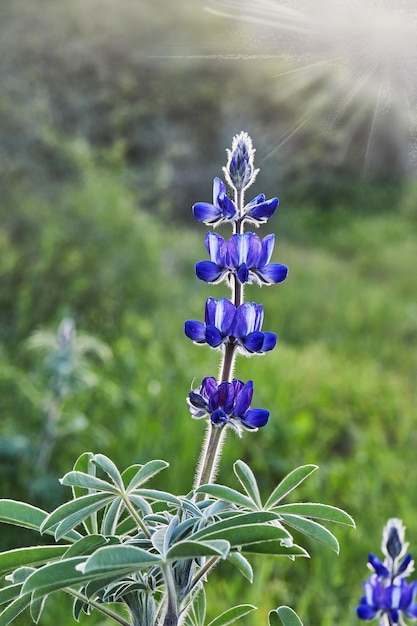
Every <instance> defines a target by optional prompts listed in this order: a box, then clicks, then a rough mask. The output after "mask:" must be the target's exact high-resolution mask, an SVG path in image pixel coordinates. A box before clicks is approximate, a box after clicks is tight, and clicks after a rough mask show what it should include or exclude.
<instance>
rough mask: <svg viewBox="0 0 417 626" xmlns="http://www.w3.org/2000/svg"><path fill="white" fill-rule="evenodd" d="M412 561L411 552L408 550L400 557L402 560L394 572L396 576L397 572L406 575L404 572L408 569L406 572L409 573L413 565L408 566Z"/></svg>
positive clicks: (412, 569)
mask: <svg viewBox="0 0 417 626" xmlns="http://www.w3.org/2000/svg"><path fill="white" fill-rule="evenodd" d="M412 563H413V557H412V555H411V553H410V552H408V553H407V554H406V555H405V557H404V558H403V559H402V561H401V562H400V564H399V566H398V568H397V572H396V574H397V576H398V575H399V574H403V575H405V576H407V573H406V572H407V570H408V573H409V574H411V572H412V571H414V567H409V566H410V564H412Z"/></svg>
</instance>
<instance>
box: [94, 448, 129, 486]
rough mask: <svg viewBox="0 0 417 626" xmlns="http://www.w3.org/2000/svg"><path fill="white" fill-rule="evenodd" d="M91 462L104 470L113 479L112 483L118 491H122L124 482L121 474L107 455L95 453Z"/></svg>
mask: <svg viewBox="0 0 417 626" xmlns="http://www.w3.org/2000/svg"><path fill="white" fill-rule="evenodd" d="M93 463H94V464H95V465H97V467H99V468H100V469H102V470H103V471H104V472H106V474H107V476H109V477H110V479H111V480H112V481H113V483H114V485H115V486H116V487H117V488H118V489H119V491H121V492H124V484H123V480H122V476H121V474H120V472H119V470H118V469H117V467H116V465H115V464H114V463H113V461H112V460H111V459H109V457H108V456H105V455H104V454H95V455H94V458H93Z"/></svg>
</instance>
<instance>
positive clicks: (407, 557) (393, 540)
mask: <svg viewBox="0 0 417 626" xmlns="http://www.w3.org/2000/svg"><path fill="white" fill-rule="evenodd" d="M404 533H405V528H404V526H403V523H402V521H401V520H399V519H397V518H392V519H390V520H388V522H387V524H386V526H385V528H384V533H383V539H382V546H381V547H382V552H383V554H384V556H385V559H384V561H381V559H379V558H378V557H377V556H375V555H374V554H370V555H369V558H368V563H369V567H370V569H371V570H372V572H373V573H372V574H371V576H370V577H369V579H368V580H367V581H366V582H365V583H364V585H363V588H364V592H365V595H364V596H363V597H362V598H361V603H360V605H359V606H358V607H357V609H356V613H357V616H358V617H359V619H363V620H372V619H374V618H378V620H379V622H378V624H379V626H397V625H398V626H402V625H404V624H405V622H404V620H403V617H406V618H408V619H412V620H413V621H414V620H417V603H416V594H417V582H412V583H407V582H406V580H405V578H407V577H408V576H409V575H410V574H411V573H412V572H413V571H414V561H413V559H412V556H411V554H410V553H409V552H407V548H408V544H407V543H405V542H404Z"/></svg>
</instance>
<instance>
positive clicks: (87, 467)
mask: <svg viewBox="0 0 417 626" xmlns="http://www.w3.org/2000/svg"><path fill="white" fill-rule="evenodd" d="M93 459H94V454H93V453H92V452H84V453H83V454H82V455H81V456H79V457H78V459H77V460H76V461H75V463H74V467H73V471H74V472H82V473H83V474H88V475H89V476H95V475H96V469H97V468H96V466H95V465H94V463H93ZM87 493H88V490H86V489H84V488H82V487H76V486H73V487H72V495H73V497H74V499H75V498H79V497H80V496H85V495H87Z"/></svg>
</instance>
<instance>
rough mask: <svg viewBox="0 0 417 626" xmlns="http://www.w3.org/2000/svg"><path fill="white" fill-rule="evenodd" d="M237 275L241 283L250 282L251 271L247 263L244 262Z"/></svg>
mask: <svg viewBox="0 0 417 626" xmlns="http://www.w3.org/2000/svg"><path fill="white" fill-rule="evenodd" d="M236 276H237V279H238V281H239V282H240V283H242V284H244V283H247V282H249V276H250V272H249V268H248V266H247V265H246V263H243V264H242V265H241V266H240V267H239V268H238V270H237V272H236Z"/></svg>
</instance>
